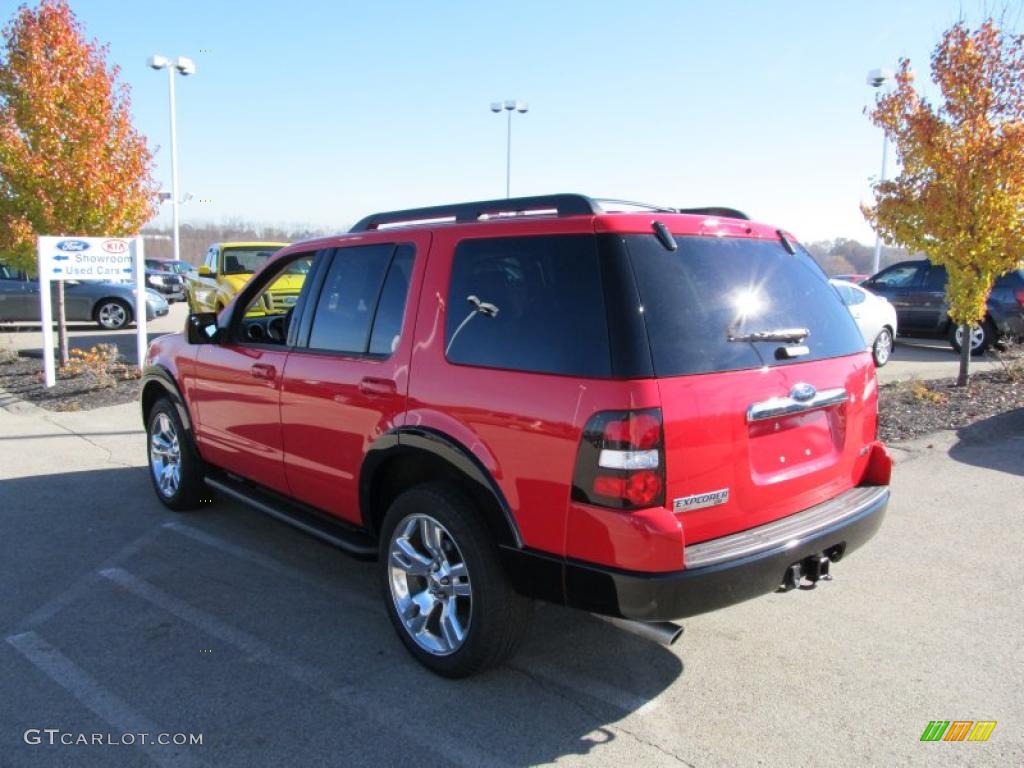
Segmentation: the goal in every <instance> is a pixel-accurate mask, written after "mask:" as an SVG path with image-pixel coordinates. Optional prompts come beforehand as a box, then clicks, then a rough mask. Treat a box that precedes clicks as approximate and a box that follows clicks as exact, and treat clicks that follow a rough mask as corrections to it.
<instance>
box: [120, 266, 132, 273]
mask: <svg viewBox="0 0 1024 768" xmlns="http://www.w3.org/2000/svg"><path fill="white" fill-rule="evenodd" d="M121 271H122V272H131V271H132V268H131V267H128V268H127V269H122V270H121Z"/></svg>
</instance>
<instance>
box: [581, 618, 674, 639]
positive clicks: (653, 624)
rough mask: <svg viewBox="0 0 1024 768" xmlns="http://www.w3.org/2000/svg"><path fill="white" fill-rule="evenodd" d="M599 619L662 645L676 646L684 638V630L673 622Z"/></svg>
mask: <svg viewBox="0 0 1024 768" xmlns="http://www.w3.org/2000/svg"><path fill="white" fill-rule="evenodd" d="M594 615H596V614H594ZM597 618H599V619H603V620H604V621H607V622H608V623H609V624H614V625H615V626H616V627H618V628H619V629H622V630H625V631H626V632H629V633H631V634H634V635H637V636H638V637H642V638H644V639H646V640H652V641H653V642H655V643H658V644H660V645H665V646H669V645H675V643H676V641H677V640H678V639H679V638H680V637H682V636H683V628H682V627H681V626H679V625H678V624H673V623H672V622H671V621H633V620H631V619H617V618H614V617H612V616H598V617H597Z"/></svg>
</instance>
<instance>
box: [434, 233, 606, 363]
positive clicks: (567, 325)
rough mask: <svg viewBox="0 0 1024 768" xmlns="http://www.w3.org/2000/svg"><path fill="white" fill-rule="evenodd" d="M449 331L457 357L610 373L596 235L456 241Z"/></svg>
mask: <svg viewBox="0 0 1024 768" xmlns="http://www.w3.org/2000/svg"><path fill="white" fill-rule="evenodd" d="M445 331H446V333H445V353H446V356H447V358H448V360H449V361H450V362H452V363H461V364H465V365H478V366H486V367H490V368H506V369H512V370H521V371H535V372H538V373H554V374H565V375H577V376H594V377H604V376H608V375H610V369H611V362H610V354H609V343H608V326H607V318H606V314H605V303H604V293H603V288H602V283H601V274H600V265H599V260H598V251H597V243H596V239H595V237H594V236H593V235H555V236H541V237H506V238H490V239H479V240H464V241H463V242H461V243H460V244H459V245H458V247H457V248H456V249H455V256H454V259H453V264H452V275H451V283H450V286H449V290H448V303H447V309H446V319H445Z"/></svg>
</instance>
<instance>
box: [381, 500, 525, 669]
mask: <svg viewBox="0 0 1024 768" xmlns="http://www.w3.org/2000/svg"><path fill="white" fill-rule="evenodd" d="M380 542H381V550H380V576H381V581H382V583H383V587H384V595H385V603H386V605H387V610H388V616H389V617H390V619H391V623H392V625H393V626H394V628H395V631H396V632H397V633H398V636H399V637H400V638H401V640H402V642H403V643H404V644H405V647H406V648H407V649H408V651H409V653H411V654H412V655H413V657H415V659H416V660H417V661H419V662H420V663H421V664H423V666H425V667H427V668H428V669H430V670H431V671H432V672H436V673H437V674H439V675H442V676H443V677H450V678H460V677H468V676H470V675H474V674H476V673H478V672H482V671H483V670H485V669H489V668H491V667H494V666H497V665H498V664H500V663H501V662H502V661H504V660H505V659H507V658H508V657H510V656H511V655H512V654H513V653H514V652H515V651H516V650H517V649H518V647H519V645H520V644H521V642H522V640H523V638H524V637H525V636H526V631H527V629H528V626H529V619H530V615H531V613H532V603H531V601H530V600H528V599H527V598H525V597H523V596H522V595H520V594H518V593H517V592H515V591H514V590H513V589H512V586H511V584H510V583H509V581H508V579H507V578H506V576H505V573H504V571H503V570H502V568H501V564H500V563H499V559H498V548H497V546H496V545H495V543H494V540H493V537H492V536H491V534H490V531H488V529H487V526H486V525H485V524H484V522H483V519H482V516H481V514H480V512H479V510H477V509H476V508H475V507H474V505H473V504H472V502H470V501H469V499H468V498H466V497H465V496H464V495H463V494H462V493H460V492H459V490H458V489H457V488H454V487H452V486H448V485H443V484H429V485H420V486H416V487H414V488H411V489H410V490H408V491H405V492H404V493H402V494H401V495H400V496H399V497H398V498H397V499H395V501H394V502H393V503H392V505H391V507H390V509H388V512H387V514H386V515H385V517H384V524H383V526H382V531H381V538H380Z"/></svg>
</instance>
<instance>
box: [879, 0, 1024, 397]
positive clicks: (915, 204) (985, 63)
mask: <svg viewBox="0 0 1024 768" xmlns="http://www.w3.org/2000/svg"><path fill="white" fill-rule="evenodd" d="M931 79H932V81H933V82H934V84H935V85H936V86H937V88H938V94H939V98H938V101H937V103H936V104H935V105H933V104H932V103H931V102H930V101H929V100H928V99H927V98H925V96H924V95H922V94H921V93H920V92H918V90H916V89H915V87H914V74H913V72H912V70H911V67H910V61H909V60H907V59H903V60H901V61H900V65H899V70H898V72H897V74H896V86H895V88H894V89H893V91H892V92H891V93H888V94H885V95H882V96H880V97H879V98H878V100H877V102H876V104H875V108H874V109H873V110H872V111H871V112H870V113H869V116H870V118H871V120H872V122H874V123H875V125H878V126H880V127H881V128H883V129H885V131H886V132H887V133H888V135H889V137H890V138H891V139H892V141H893V144H894V145H895V147H896V153H897V155H898V159H899V163H900V166H901V169H900V173H899V175H898V176H896V178H894V179H892V180H890V181H882V182H879V183H877V184H875V185H874V193H875V205H874V206H873V207H871V208H865V211H864V213H865V215H866V216H867V218H868V220H869V221H870V222H871V223H872V224H873V226H874V227H875V228H876V229H877V230H878V231H879V232H880V233H881V234H882V236H883V237H884V238H885V239H886V241H888V242H896V243H899V244H901V245H904V246H906V247H907V248H908V249H910V250H911V251H921V252H923V253H925V254H926V255H927V256H928V259H929V260H930V261H931V262H933V263H935V264H941V265H944V266H945V267H946V271H947V272H948V274H949V283H948V285H947V287H946V300H947V303H948V304H949V314H950V317H951V318H952V320H953V322H954V323H956V324H957V325H958V326H959V331H960V334H961V335H960V338H961V339H962V340H963V343H962V344H961V347H962V349H961V356H960V376H959V379H958V382H957V383H958V385H959V386H965V385H966V384H967V381H968V371H969V361H970V352H971V345H970V343H969V341H968V340H969V339H970V335H969V331H970V329H971V328H979V327H982V325H981V324H982V323H984V322H985V308H986V301H987V300H988V294H989V291H990V290H991V289H992V284H993V282H994V281H995V280H996V278H998V277H999V276H1000V275H1001V274H1003V273H1005V272H1007V271H1009V270H1010V269H1013V268H1014V267H1016V266H1017V264H1018V263H1019V260H1020V258H1021V254H1022V242H1024V35H1014V34H1010V33H1008V32H1005V31H1003V30H1002V29H1000V27H999V26H998V24H997V23H996V22H995V21H994V20H993V19H991V18H990V19H988V20H986V21H985V22H984V23H983V24H982V25H981V26H980V27H979V28H978V29H976V30H971V29H969V28H968V27H967V26H966V25H965V24H964V23H963V22H960V23H958V24H956V25H954V26H953V27H952V28H951V29H949V30H948V31H947V32H946V33H945V34H944V35H943V37H942V40H941V41H940V42H939V44H938V45H937V46H936V48H935V51H934V52H933V53H932V57H931ZM987 330H988V331H989V332H990V333H991V332H992V329H991V328H988V329H987Z"/></svg>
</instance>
